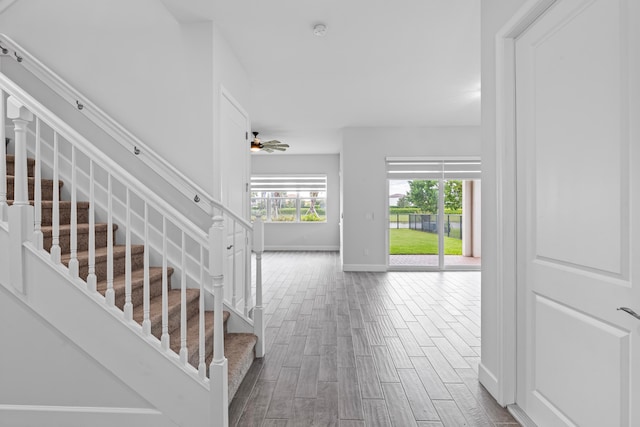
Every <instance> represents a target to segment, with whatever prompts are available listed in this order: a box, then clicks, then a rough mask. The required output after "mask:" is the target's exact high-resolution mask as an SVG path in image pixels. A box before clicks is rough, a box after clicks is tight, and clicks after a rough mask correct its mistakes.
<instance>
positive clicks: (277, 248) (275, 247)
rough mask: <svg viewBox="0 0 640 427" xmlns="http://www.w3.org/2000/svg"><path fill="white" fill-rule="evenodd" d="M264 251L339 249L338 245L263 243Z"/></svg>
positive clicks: (328, 250)
mask: <svg viewBox="0 0 640 427" xmlns="http://www.w3.org/2000/svg"><path fill="white" fill-rule="evenodd" d="M264 250H265V251H296V252H297V251H312V252H336V251H339V250H340V246H333V245H329V246H311V245H310V246H288V245H284V246H279V245H273V246H269V245H265V247H264Z"/></svg>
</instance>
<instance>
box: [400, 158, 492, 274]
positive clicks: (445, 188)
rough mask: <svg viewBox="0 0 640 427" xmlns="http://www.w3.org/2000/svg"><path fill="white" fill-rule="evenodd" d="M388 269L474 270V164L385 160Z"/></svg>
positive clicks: (476, 245)
mask: <svg viewBox="0 0 640 427" xmlns="http://www.w3.org/2000/svg"><path fill="white" fill-rule="evenodd" d="M387 177H388V190H389V227H388V243H389V246H388V248H389V261H388V262H389V268H390V269H398V270H401V269H409V270H410V269H439V270H444V269H460V270H463V269H478V268H480V194H481V193H480V180H479V177H480V162H479V161H478V160H472V159H465V160H439V159H437V160H433V159H429V160H421V159H387Z"/></svg>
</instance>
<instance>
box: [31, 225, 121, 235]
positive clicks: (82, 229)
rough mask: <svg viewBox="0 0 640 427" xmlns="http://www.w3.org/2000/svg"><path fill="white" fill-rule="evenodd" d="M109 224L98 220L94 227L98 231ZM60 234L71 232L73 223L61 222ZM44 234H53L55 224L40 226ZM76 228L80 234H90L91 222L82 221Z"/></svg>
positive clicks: (115, 227)
mask: <svg viewBox="0 0 640 427" xmlns="http://www.w3.org/2000/svg"><path fill="white" fill-rule="evenodd" d="M108 225H109V224H107V223H102V222H98V223H95V224H94V228H95V230H96V232H97V231H98V230H106V229H107V227H108ZM111 225H112V226H113V231H116V230H117V229H118V224H111ZM59 229H60V235H62V234H71V224H60V227H59ZM40 230H41V231H42V234H44V235H45V236H51V233H53V225H43V226H41V227H40ZM76 230H78V234H89V224H86V223H82V224H77V227H76Z"/></svg>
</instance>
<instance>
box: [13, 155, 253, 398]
mask: <svg viewBox="0 0 640 427" xmlns="http://www.w3.org/2000/svg"><path fill="white" fill-rule="evenodd" d="M14 162H15V159H14V156H11V155H7V199H9V204H12V200H13V195H14V176H13V175H14V171H15V168H14ZM34 165H35V161H34V160H33V159H28V166H27V167H28V174H29V190H28V192H29V199H30V200H31V202H30V203H31V204H33V198H34V197H33V194H34V183H35V179H34V178H33V176H34ZM53 184H54V183H53V181H52V180H48V179H43V180H42V181H41V188H42V191H41V194H42V233H43V235H44V248H45V250H47V251H49V250H50V248H51V241H52V231H53V227H52V225H51V222H52V207H53V202H52V200H53ZM63 185H64V183H63V182H62V181H60V182H59V188H62V186H63ZM88 211H89V203H88V202H86V201H80V202H77V223H78V226H77V236H78V237H77V243H78V249H77V251H78V253H77V256H78V262H79V264H80V277H81V278H82V279H83V280H86V277H87V274H88V260H89V252H88V247H89V234H88V233H89V224H88V222H89V214H88ZM59 216H60V221H59V223H60V239H59V240H60V248H61V252H62V263H63V264H64V265H68V264H69V259H70V250H71V244H70V239H71V225H70V223H71V202H69V201H64V200H61V201H60V215H59ZM117 230H118V225H117V224H113V228H112V229H111V230H108V226H107V224H95V235H96V239H95V246H96V252H95V269H96V275H97V278H98V285H97V288H98V292H100V293H101V294H102V295H104V294H105V292H106V289H107V236H108V233H109V232H111V233H113V236H114V248H113V258H114V280H113V289H114V293H115V302H116V305H117V306H118V307H119V308H120V309H122V308H123V307H124V302H125V246H124V245H117V244H116V243H115V237H116V231H117ZM131 253H132V254H131V259H132V279H131V282H132V283H131V302H132V304H133V317H134V320H135V321H136V322H138V323H140V324H142V320H143V298H144V290H143V275H144V270H143V260H144V247H143V246H142V245H132V248H131ZM173 271H174V270H173V268H171V267H168V268H167V276H168V293H167V294H168V325H169V334H170V337H171V339H170V346H171V349H172V350H173V351H174V352H176V353H179V351H180V346H181V337H180V290H179V289H172V288H171V275H172V274H173ZM162 273H163V272H162V267H151V268H150V269H149V276H150V280H149V281H150V288H149V293H150V304H149V310H150V320H151V333H152V334H153V335H154V336H155V337H156V338H158V339H159V338H160V335H161V332H162ZM199 292H200V291H199V290H198V289H188V290H187V318H188V320H187V349H188V354H189V363H190V364H191V365H192V366H193V367H195V368H196V369H197V368H198V365H199V361H200V349H199V337H198V333H199V314H198V308H199ZM228 318H229V313H228V312H226V311H225V312H224V314H223V319H224V333H225V334H224V343H225V356H226V358H227V360H228V370H229V402H231V399H232V398H233V396H234V395H235V393H236V391H237V389H238V387H239V386H240V383H241V382H242V379H243V378H244V376H245V375H246V373H247V371H248V370H249V368H250V367H251V364H252V363H253V360H254V358H255V344H256V341H257V338H256V336H255V335H254V334H249V333H229V332H228V331H227V319H228ZM205 337H206V338H205V349H204V357H205V363H206V366H207V368H208V366H209V364H210V363H211V360H212V358H213V312H212V311H207V312H205ZM207 375H208V369H207Z"/></svg>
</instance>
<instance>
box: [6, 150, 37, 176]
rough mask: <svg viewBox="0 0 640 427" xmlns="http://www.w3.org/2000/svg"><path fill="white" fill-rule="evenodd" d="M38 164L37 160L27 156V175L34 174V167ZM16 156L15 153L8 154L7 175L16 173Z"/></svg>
mask: <svg viewBox="0 0 640 427" xmlns="http://www.w3.org/2000/svg"><path fill="white" fill-rule="evenodd" d="M35 164H36V160H35V159H32V158H27V175H28V176H33V175H34V173H33V168H34V166H35ZM15 165H16V156H14V155H13V154H7V175H12V176H13V175H15Z"/></svg>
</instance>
